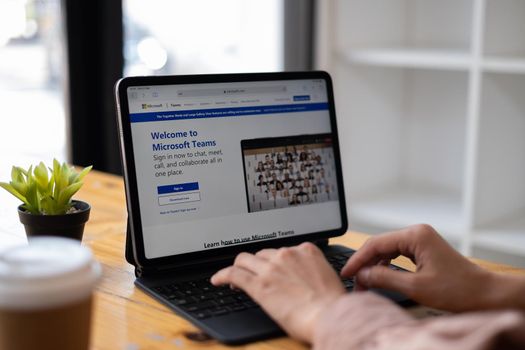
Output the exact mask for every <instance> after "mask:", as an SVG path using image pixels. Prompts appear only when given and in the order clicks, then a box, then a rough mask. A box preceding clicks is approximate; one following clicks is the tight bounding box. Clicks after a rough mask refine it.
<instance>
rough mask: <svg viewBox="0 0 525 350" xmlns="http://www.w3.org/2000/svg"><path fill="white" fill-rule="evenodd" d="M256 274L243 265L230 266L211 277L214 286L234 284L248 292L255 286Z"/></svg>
mask: <svg viewBox="0 0 525 350" xmlns="http://www.w3.org/2000/svg"><path fill="white" fill-rule="evenodd" d="M254 282H255V275H254V274H253V273H252V272H250V271H248V270H246V269H243V268H242V267H238V266H229V267H226V268H224V269H222V270H220V271H218V272H217V273H215V274H214V275H213V276H212V277H211V283H212V284H213V285H214V286H220V285H224V284H232V285H234V286H235V287H238V288H240V289H242V290H244V291H246V292H248V293H250V292H251V291H252V289H253V288H255V283H254Z"/></svg>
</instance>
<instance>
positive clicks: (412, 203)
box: [349, 188, 462, 241]
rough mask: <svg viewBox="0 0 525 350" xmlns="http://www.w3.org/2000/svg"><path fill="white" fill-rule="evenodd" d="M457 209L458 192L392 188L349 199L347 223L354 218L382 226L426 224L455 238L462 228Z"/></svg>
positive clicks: (459, 208)
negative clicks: (375, 193) (348, 218)
mask: <svg viewBox="0 0 525 350" xmlns="http://www.w3.org/2000/svg"><path fill="white" fill-rule="evenodd" d="M461 209H462V208H461V198H460V196H459V195H458V194H455V193H450V192H447V191H442V190H436V189H434V190H429V189H407V188H396V189H390V190H386V191H382V192H381V194H380V195H372V196H369V197H367V198H358V199H356V198H350V199H349V211H350V223H352V220H355V221H356V222H365V223H368V224H371V225H372V226H376V227H384V228H385V229H390V228H401V227H405V226H408V225H413V224H416V223H427V224H430V225H433V226H434V227H436V228H437V229H438V230H439V231H440V232H441V233H442V234H443V235H444V236H445V237H446V238H447V239H451V240H456V241H457V240H459V239H460V236H459V234H460V233H461V231H462V215H461Z"/></svg>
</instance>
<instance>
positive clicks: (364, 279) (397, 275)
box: [356, 265, 416, 296]
mask: <svg viewBox="0 0 525 350" xmlns="http://www.w3.org/2000/svg"><path fill="white" fill-rule="evenodd" d="M415 278H416V276H415V274H413V273H409V272H401V271H394V270H391V269H390V268H388V267H386V266H380V265H376V266H372V267H365V268H364V269H362V270H360V271H359V272H358V273H357V275H356V281H357V284H358V285H360V286H363V287H365V288H382V289H389V290H393V291H396V292H400V293H403V294H405V295H407V296H411V295H412V294H413V286H414V285H415V282H414V280H415Z"/></svg>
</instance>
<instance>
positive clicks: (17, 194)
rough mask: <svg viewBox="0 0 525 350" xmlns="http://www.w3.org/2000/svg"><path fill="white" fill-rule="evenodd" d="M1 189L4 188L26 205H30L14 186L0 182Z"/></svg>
mask: <svg viewBox="0 0 525 350" xmlns="http://www.w3.org/2000/svg"><path fill="white" fill-rule="evenodd" d="M0 187H2V188H3V189H4V190H6V191H7V192H9V193H11V194H12V195H13V196H15V197H16V198H18V199H20V200H21V201H22V202H24V204H28V202H27V199H26V197H24V196H23V195H22V194H20V193H19V192H18V191H17V190H16V189H15V188H14V187H13V186H11V185H10V184H8V183H5V182H0Z"/></svg>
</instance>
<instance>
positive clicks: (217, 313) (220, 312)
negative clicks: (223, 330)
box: [209, 308, 230, 316]
mask: <svg viewBox="0 0 525 350" xmlns="http://www.w3.org/2000/svg"><path fill="white" fill-rule="evenodd" d="M209 311H210V313H211V314H212V315H213V316H222V315H226V314H228V313H229V312H230V311H229V310H228V309H226V308H217V309H211V310H209Z"/></svg>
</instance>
